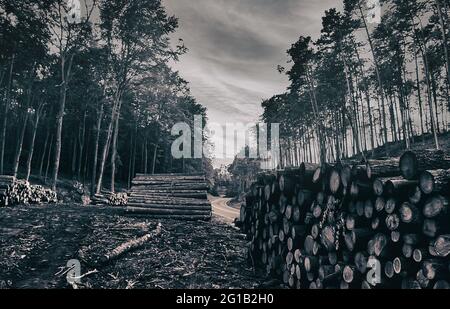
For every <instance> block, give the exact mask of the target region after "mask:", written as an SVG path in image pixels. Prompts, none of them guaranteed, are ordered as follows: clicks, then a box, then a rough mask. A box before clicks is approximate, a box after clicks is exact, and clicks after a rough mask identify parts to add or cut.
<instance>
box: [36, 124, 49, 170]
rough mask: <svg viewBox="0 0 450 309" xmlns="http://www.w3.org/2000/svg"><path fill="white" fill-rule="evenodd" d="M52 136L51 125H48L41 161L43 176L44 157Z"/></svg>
mask: <svg viewBox="0 0 450 309" xmlns="http://www.w3.org/2000/svg"><path fill="white" fill-rule="evenodd" d="M49 138H50V127H49V125H47V134H45V142H44V149H43V151H42V156H41V162H40V163H39V174H38V175H39V177H42V169H43V168H44V159H45V154H46V152H47V147H48V139H49Z"/></svg>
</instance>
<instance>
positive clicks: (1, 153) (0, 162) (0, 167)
mask: <svg viewBox="0 0 450 309" xmlns="http://www.w3.org/2000/svg"><path fill="white" fill-rule="evenodd" d="M15 59H16V55H15V54H13V56H12V58H11V64H10V66H9V77H8V86H7V88H6V102H5V112H4V115H3V123H2V136H1V139H2V145H1V150H0V175H3V174H4V159H5V143H6V128H7V125H8V112H9V105H10V104H11V86H12V78H13V70H14V62H15Z"/></svg>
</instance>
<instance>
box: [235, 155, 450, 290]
mask: <svg viewBox="0 0 450 309" xmlns="http://www.w3.org/2000/svg"><path fill="white" fill-rule="evenodd" d="M449 169H450V159H449V158H448V157H447V156H445V154H444V153H443V152H441V151H428V150H427V151H423V152H421V153H413V152H406V153H405V154H404V155H403V156H402V157H401V158H391V159H386V160H368V161H367V162H365V163H364V164H361V163H360V162H345V163H343V162H341V163H337V164H335V165H328V164H325V165H321V166H319V165H314V164H302V165H301V167H300V168H296V169H290V170H283V171H278V172H275V173H266V174H261V175H259V177H258V180H257V182H256V183H254V184H253V185H252V188H251V191H250V192H249V193H248V194H247V196H246V202H245V203H244V205H243V206H242V207H241V216H240V221H241V222H240V225H241V229H242V231H243V233H245V234H247V237H248V240H249V243H248V253H249V254H248V256H249V262H251V263H252V264H253V265H254V266H255V267H256V268H258V269H261V270H263V271H265V272H267V274H268V275H270V276H274V277H276V278H278V279H280V280H282V281H283V283H284V284H286V285H287V286H289V287H291V288H312V289H317V288H319V289H320V288H338V289H348V288H367V289H376V288H405V289H412V288H436V289H441V288H449V287H450V212H449V206H448V202H449V196H450V170H449Z"/></svg>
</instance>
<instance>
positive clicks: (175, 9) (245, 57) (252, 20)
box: [163, 0, 342, 167]
mask: <svg viewBox="0 0 450 309" xmlns="http://www.w3.org/2000/svg"><path fill="white" fill-rule="evenodd" d="M163 3H164V5H165V6H166V9H167V11H168V13H169V14H171V15H175V16H176V17H177V18H178V19H179V29H178V31H177V32H176V33H175V35H174V36H173V39H174V40H178V38H181V39H183V41H184V43H185V45H186V47H187V48H188V49H189V51H188V52H187V54H185V55H183V56H182V57H181V59H180V61H179V62H178V63H176V64H174V69H175V70H178V71H179V72H180V75H181V76H182V77H183V78H184V79H185V80H187V81H188V82H189V83H190V88H191V92H192V95H193V96H194V97H195V98H196V99H197V101H198V102H199V103H200V104H202V105H204V106H205V107H206V108H207V109H208V121H210V122H214V123H218V124H221V125H225V124H226V123H237V122H240V123H244V124H247V123H252V122H257V121H258V119H259V116H260V115H261V113H262V108H261V102H262V100H263V99H267V98H270V97H272V96H273V95H275V94H280V93H283V92H284V91H285V90H286V88H287V86H288V80H287V77H286V76H285V75H283V74H280V73H279V72H278V71H277V66H278V65H282V66H286V65H287V64H286V61H287V60H288V57H287V54H286V51H287V50H288V49H289V48H290V46H291V44H293V43H295V41H296V40H297V39H298V38H299V36H300V35H310V36H312V37H313V38H317V37H318V36H319V34H320V29H321V21H322V20H321V18H322V16H323V14H324V11H325V10H327V9H329V8H332V7H337V8H340V7H341V6H342V4H341V3H342V1H341V0H163ZM212 142H213V143H216V144H217V140H214V138H213V141H212ZM227 147H228V145H227ZM229 161H230V160H215V162H214V163H215V164H214V165H215V166H216V167H217V166H218V165H220V164H225V163H230V162H229ZM231 161H232V160H231Z"/></svg>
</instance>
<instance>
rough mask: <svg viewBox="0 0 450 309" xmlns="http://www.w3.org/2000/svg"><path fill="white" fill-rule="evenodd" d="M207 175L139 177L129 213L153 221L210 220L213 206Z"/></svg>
mask: <svg viewBox="0 0 450 309" xmlns="http://www.w3.org/2000/svg"><path fill="white" fill-rule="evenodd" d="M207 192H208V184H207V182H206V177H205V175H204V174H194V175H192V174H190V175H185V174H158V175H144V174H138V175H137V176H136V178H134V179H133V181H132V188H131V190H130V193H129V197H128V203H127V206H128V207H127V209H126V212H127V213H128V214H134V215H141V216H148V217H153V218H169V219H180V220H210V219H211V212H212V208H211V203H210V202H209V201H208V198H207Z"/></svg>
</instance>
